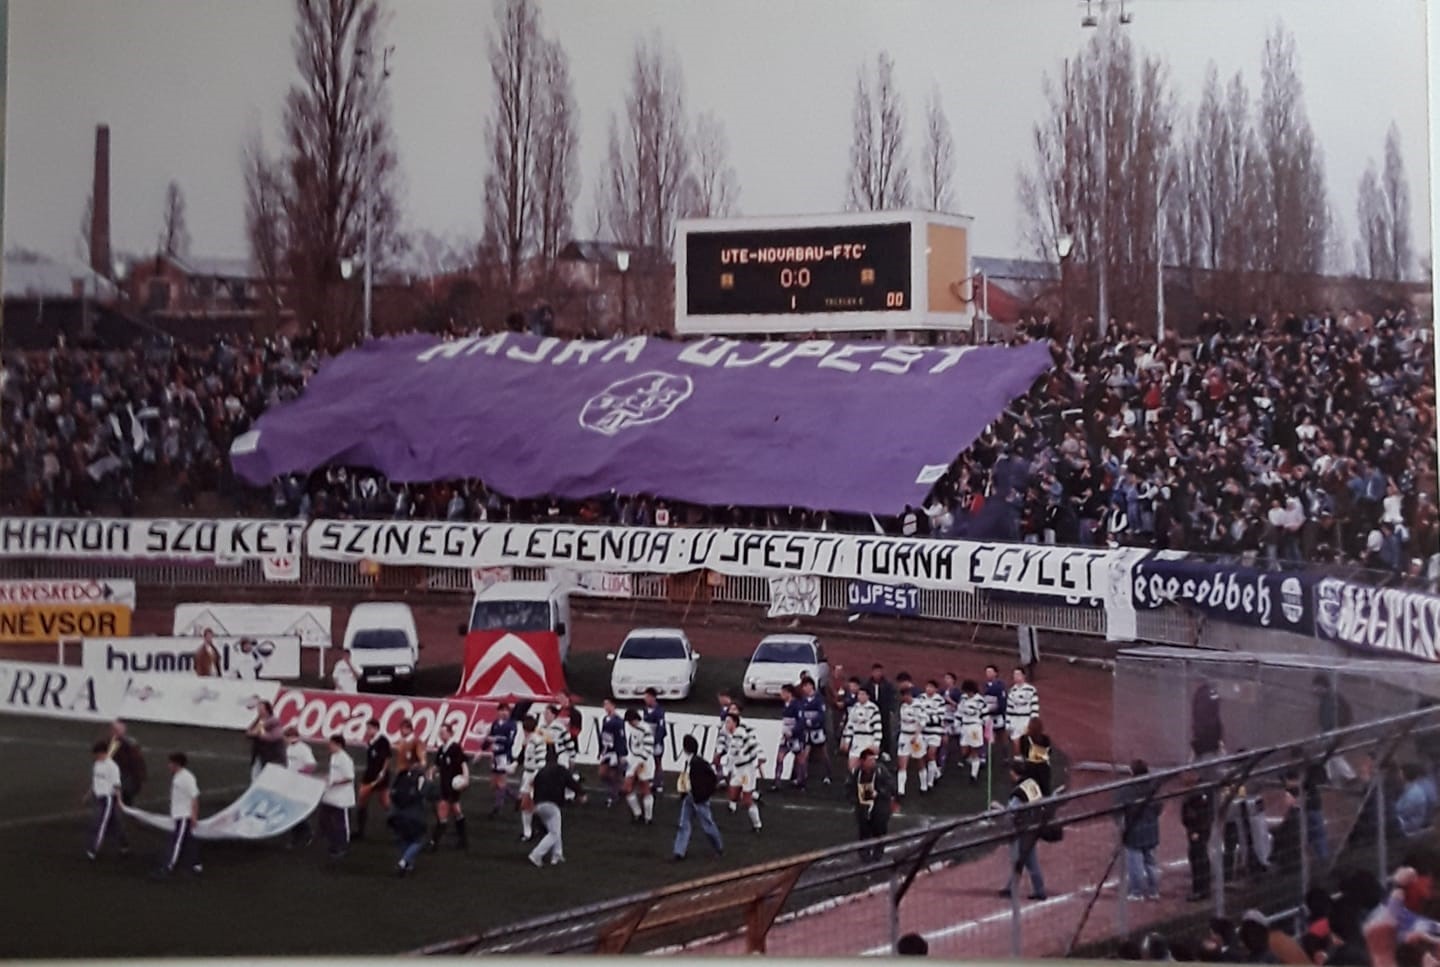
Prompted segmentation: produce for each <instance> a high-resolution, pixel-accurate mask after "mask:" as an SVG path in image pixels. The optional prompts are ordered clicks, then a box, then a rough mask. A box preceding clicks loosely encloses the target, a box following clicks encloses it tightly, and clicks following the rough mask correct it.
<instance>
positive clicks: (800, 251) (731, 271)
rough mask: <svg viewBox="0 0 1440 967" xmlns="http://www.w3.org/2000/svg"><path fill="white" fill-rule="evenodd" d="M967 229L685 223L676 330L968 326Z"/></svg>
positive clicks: (914, 216) (890, 215)
mask: <svg viewBox="0 0 1440 967" xmlns="http://www.w3.org/2000/svg"><path fill="white" fill-rule="evenodd" d="M971 223H972V219H971V218H969V217H968V216H963V215H939V214H936V213H933V212H914V211H899V212H856V213H851V214H845V215H821V216H794V217H780V218H729V219H685V220H682V221H681V222H680V223H679V225H678V226H677V229H676V233H675V331H676V332H677V333H678V334H681V335H692V334H693V335H699V334H745V333H784V332H810V331H820V332H856V331H878V330H900V329H968V328H970V325H971V323H972V321H973V319H974V303H973V301H972V298H973V296H972V287H971V285H970V284H969V280H970V278H971V272H970V239H969V235H970V226H971Z"/></svg>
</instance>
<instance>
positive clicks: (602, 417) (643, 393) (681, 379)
mask: <svg viewBox="0 0 1440 967" xmlns="http://www.w3.org/2000/svg"><path fill="white" fill-rule="evenodd" d="M694 392H695V383H694V382H693V381H692V380H691V379H690V377H689V376H675V375H672V374H670V373H662V372H659V371H658V370H652V371H650V372H648V373H641V374H640V375H639V376H630V377H627V378H626V379H621V380H616V381H615V382H613V383H611V384H610V385H609V386H607V387H605V388H604V389H603V390H601V391H600V392H599V393H597V394H595V395H594V396H592V397H590V399H588V400H586V401H585V405H584V406H583V407H581V409H580V425H581V426H583V427H584V428H585V429H587V430H594V431H595V432H596V433H602V434H604V435H605V436H614V435H615V434H617V433H619V432H620V431H621V430H624V429H627V428H629V427H633V426H644V425H646V424H649V423H659V422H660V421H661V420H663V419H665V418H666V417H667V416H669V415H670V414H671V413H674V412H675V409H676V407H678V406H679V405H680V404H681V403H683V402H685V401H686V400H687V399H689V398H690V395H691V394H692V393H694Z"/></svg>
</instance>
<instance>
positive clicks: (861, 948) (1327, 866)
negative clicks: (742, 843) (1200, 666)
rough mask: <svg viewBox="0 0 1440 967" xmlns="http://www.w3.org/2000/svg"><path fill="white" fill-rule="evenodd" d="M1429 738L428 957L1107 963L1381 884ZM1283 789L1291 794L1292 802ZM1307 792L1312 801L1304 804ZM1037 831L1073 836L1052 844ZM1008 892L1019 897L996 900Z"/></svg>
mask: <svg viewBox="0 0 1440 967" xmlns="http://www.w3.org/2000/svg"><path fill="white" fill-rule="evenodd" d="M1435 735H1440V709H1426V710H1422V711H1418V712H1411V713H1407V714H1404V715H1397V716H1393V717H1390V718H1386V719H1382V720H1377V721H1374V722H1370V723H1367V724H1364V725H1360V726H1353V727H1350V728H1346V729H1339V730H1336V731H1333V732H1328V733H1324V734H1321V735H1317V736H1315V737H1314V738H1310V739H1306V740H1304V741H1299V742H1291V743H1286V744H1283V745H1277V746H1273V747H1270V748H1265V749H1256V750H1252V751H1250V752H1245V753H1241V754H1236V755H1231V756H1227V757H1225V758H1217V759H1211V760H1207V761H1205V762H1203V763H1201V764H1200V766H1199V768H1202V769H1203V774H1201V773H1194V774H1192V772H1191V770H1192V769H1194V768H1196V767H1194V766H1186V767H1182V768H1177V769H1171V770H1166V771H1157V772H1153V773H1151V774H1149V775H1146V776H1143V777H1139V778H1129V779H1125V780H1122V781H1118V782H1109V783H1106V784H1103V785H1099V786H1096V787H1093V788H1089V789H1085V790H1083V791H1073V792H1066V793H1064V794H1061V795H1057V796H1055V797H1054V798H1052V799H1048V800H1044V801H1043V802H1042V806H1041V807H1039V809H1037V810H1032V812H1034V813H1036V814H1037V815H1038V816H1041V817H1043V821H1040V820H1037V823H1038V825H1037V824H1036V823H1032V824H1029V825H1024V824H1017V822H1016V820H1015V818H1014V816H1013V815H1012V814H1009V813H1002V812H998V811H997V812H990V813H985V814H981V815H977V816H970V817H965V818H958V819H952V820H947V821H944V822H940V823H936V824H934V825H930V826H927V827H923V828H920V829H916V830H913V831H907V832H905V833H900V834H896V835H892V836H889V837H887V838H885V839H883V840H879V841H871V843H869V844H864V845H865V846H870V847H874V846H878V847H879V849H880V855H879V856H878V858H875V857H873V856H871V857H867V856H866V854H865V853H864V847H862V846H861V845H860V844H856V845H845V846H837V847H834V848H831V849H826V850H822V851H818V852H814V853H808V854H805V855H802V856H795V857H790V858H788V859H784V860H779V861H776V862H774V863H770V864H767V865H764V866H757V867H751V868H749V869H744V870H737V871H734V872H731V873H724V874H720V875H717V876H712V877H708V878H706V879H703V880H696V881H692V882H689V883H682V884H677V885H674V886H670V887H665V888H663V889H660V890H655V891H651V892H648V893H643V894H636V895H632V896H627V897H622V898H618V899H614V900H608V901H605V902H602V903H596V904H591V905H589V906H585V907H581V908H578V909H573V910H567V911H564V912H562V913H556V914H551V915H547V916H543V917H538V918H535V919H532V920H527V921H524V922H522V923H516V924H512V925H508V926H504V927H499V928H496V929H492V930H488V931H485V932H483V933H477V934H474V935H471V936H467V937H461V938H458V939H456V940H454V941H451V942H448V943H442V944H436V945H434V946H431V947H428V948H425V949H424V950H422V951H419V952H420V953H426V954H451V955H455V954H460V955H480V954H493V953H520V954H537V953H574V952H582V951H595V952H605V953H619V952H622V951H628V952H642V951H653V950H659V949H667V950H676V949H682V950H685V951H687V952H692V953H702V952H703V953H730V954H735V953H741V952H759V951H765V952H768V953H777V954H782V955H788V956H852V955H859V954H878V953H887V952H890V951H891V950H893V948H894V945H895V943H896V941H897V939H898V938H899V937H900V936H901V935H902V934H904V933H909V932H915V933H919V934H921V935H922V936H924V937H925V938H926V939H927V940H928V942H929V943H930V950H931V953H932V954H938V955H940V956H947V957H959V956H964V957H966V958H968V959H973V958H980V959H992V958H997V957H1002V956H1023V957H1026V958H1034V957H1045V956H1060V955H1069V954H1085V955H1089V956H1099V955H1104V954H1107V953H1110V952H1112V951H1113V948H1114V946H1115V945H1116V944H1117V943H1118V942H1119V941H1120V940H1121V939H1123V938H1124V937H1126V936H1127V935H1131V934H1134V933H1138V932H1144V931H1149V930H1156V929H1158V930H1161V931H1162V932H1163V934H1164V935H1165V936H1167V937H1169V938H1170V939H1172V940H1178V939H1182V938H1185V937H1187V936H1188V937H1194V938H1196V939H1198V938H1199V937H1201V936H1203V935H1204V933H1205V930H1206V927H1207V925H1208V921H1209V918H1210V917H1212V916H1231V917H1236V918H1238V914H1239V912H1240V911H1242V910H1244V909H1247V908H1251V907H1254V908H1258V909H1261V910H1262V911H1263V910H1269V911H1271V912H1272V913H1278V912H1279V911H1283V910H1289V909H1292V908H1294V907H1295V906H1297V905H1298V904H1299V903H1300V902H1301V900H1302V899H1303V897H1304V895H1305V893H1306V891H1307V890H1308V889H1310V887H1311V886H1314V885H1322V886H1325V885H1330V884H1331V882H1332V877H1333V876H1334V875H1336V874H1337V873H1339V872H1341V871H1347V870H1357V869H1358V870H1369V871H1373V872H1374V873H1375V875H1376V876H1377V877H1378V878H1379V879H1380V880H1381V881H1383V880H1384V879H1385V877H1386V875H1387V874H1388V872H1389V870H1390V866H1391V860H1392V859H1395V860H1398V859H1399V858H1400V851H1401V850H1402V849H1403V848H1404V844H1403V842H1401V841H1400V840H1399V839H1398V836H1397V834H1396V833H1395V832H1394V831H1393V830H1392V829H1391V826H1392V824H1391V823H1390V822H1389V819H1388V817H1389V815H1390V813H1389V810H1388V809H1387V806H1386V803H1387V802H1388V801H1389V800H1390V797H1391V796H1393V790H1390V789H1388V788H1387V781H1386V777H1387V776H1388V774H1389V771H1390V769H1391V766H1392V765H1393V763H1394V762H1395V760H1396V758H1397V755H1399V754H1402V753H1403V754H1405V755H1408V756H1413V757H1420V758H1423V753H1424V752H1425V751H1427V747H1424V746H1417V745H1416V740H1417V739H1426V738H1430V737H1433V736H1435ZM1430 748H1433V746H1431V747H1430ZM1342 763H1343V765H1342ZM1372 766H1373V769H1372V768H1371V767H1372ZM1357 767H1358V769H1359V773H1360V776H1361V778H1358V779H1356V780H1354V782H1353V783H1351V784H1345V783H1340V782H1337V784H1335V785H1331V784H1330V783H1329V782H1328V780H1327V781H1326V782H1324V783H1323V784H1322V783H1320V782H1319V781H1318V777H1319V776H1321V775H1322V774H1326V773H1328V774H1330V775H1335V774H1345V775H1349V774H1351V773H1350V772H1349V771H1348V770H1351V769H1355V768H1357ZM1321 770H1325V773H1322V772H1321ZM1367 770H1368V771H1369V774H1368V775H1367V774H1366V773H1367ZM1311 782H1314V783H1315V787H1314V789H1313V790H1312V789H1311V787H1310V786H1308V785H1307V783H1311ZM1285 786H1291V787H1299V788H1298V792H1299V796H1298V801H1297V799H1294V798H1290V797H1289V796H1288V794H1287V793H1286V792H1285V789H1284V787H1285ZM1312 792H1314V793H1316V794H1318V799H1317V800H1314V801H1312V800H1311V799H1310V798H1309V794H1310V793H1312ZM1197 796H1207V797H1209V801H1210V803H1211V808H1212V809H1213V814H1214V816H1215V817H1216V819H1215V821H1214V822H1213V823H1210V824H1205V823H1203V822H1202V823H1200V824H1199V828H1200V829H1202V830H1203V831H1204V834H1205V836H1206V839H1205V841H1204V847H1203V848H1202V849H1200V850H1199V855H1198V856H1197V855H1194V854H1189V855H1188V858H1187V845H1188V843H1187V836H1186V834H1185V831H1184V830H1183V829H1182V828H1181V825H1180V822H1179V818H1178V814H1179V813H1180V811H1181V810H1180V805H1181V803H1182V802H1183V801H1185V800H1187V799H1190V798H1191V797H1197ZM1315 802H1318V805H1319V809H1318V810H1312V809H1311V808H1310V806H1311V805H1314V804H1315ZM1307 804H1308V805H1307ZM1152 805H1154V806H1159V807H1160V808H1161V814H1160V815H1161V821H1160V836H1159V839H1160V845H1159V846H1158V847H1157V848H1156V849H1155V850H1154V854H1153V858H1154V862H1155V864H1156V865H1157V866H1158V868H1159V870H1160V881H1159V885H1158V894H1159V899H1158V900H1150V899H1141V898H1139V897H1144V895H1145V894H1146V893H1148V892H1149V885H1148V884H1145V883H1142V882H1140V881H1139V880H1138V879H1137V880H1136V881H1134V882H1132V881H1131V879H1130V878H1131V873H1130V872H1129V870H1128V869H1127V866H1128V863H1127V859H1128V857H1127V851H1126V849H1125V848H1124V842H1123V836H1124V829H1125V823H1126V820H1125V817H1126V816H1127V815H1131V816H1133V815H1136V814H1137V813H1138V811H1141V810H1144V809H1146V808H1149V807H1150V806H1152ZM780 808H783V806H782V807H780ZM1277 809H1278V815H1277ZM1267 813H1268V818H1260V817H1262V816H1264V815H1265V814H1267ZM1262 827H1263V828H1265V829H1270V830H1273V832H1271V835H1272V836H1273V837H1274V840H1273V843H1272V846H1271V848H1270V850H1269V855H1268V862H1266V863H1265V864H1264V865H1265V867H1266V868H1265V869H1264V870H1262V869H1260V868H1259V867H1260V865H1261V864H1260V863H1257V862H1256V860H1266V859H1267V857H1263V856H1259V855H1254V856H1252V853H1256V854H1258V853H1261V852H1265V849H1264V845H1265V844H1264V839H1263V837H1262V836H1261V835H1260V831H1261V829H1262ZM1038 828H1044V829H1045V830H1046V831H1047V833H1048V832H1049V831H1050V830H1057V829H1058V830H1059V831H1061V834H1062V836H1063V838H1062V839H1061V840H1060V841H1059V842H1050V841H1049V840H1048V836H1047V837H1045V838H1042V837H1040V836H1038V835H1037V829H1038ZM1032 853H1033V855H1034V856H1035V857H1036V858H1037V859H1038V862H1039V864H1040V867H1041V869H1042V870H1043V872H1044V874H1045V877H1046V886H1045V889H1046V893H1047V896H1045V897H1044V898H1043V899H1030V900H1026V899H1022V896H1023V895H1024V894H1025V893H1028V892H1030V890H1031V888H1032V883H1031V882H1029V877H1028V875H1027V874H1025V873H1024V872H1023V868H1024V866H1025V865H1026V859H1027V858H1028V857H1029V856H1030V855H1031V854H1032ZM1202 857H1203V860H1202ZM1191 863H1195V864H1197V865H1200V864H1202V863H1208V865H1209V866H1210V868H1211V874H1210V875H1209V879H1208V882H1195V881H1192V880H1191V875H1192V873H1191V870H1192V869H1193V867H1192V866H1191ZM1136 875H1137V876H1143V869H1142V870H1140V871H1137V874H1136ZM1022 880H1023V881H1024V882H1022ZM1002 887H1007V888H1008V889H1009V893H1010V896H1009V897H1006V898H1001V897H999V896H998V895H997V893H998V891H999V890H1000V888H1002ZM1192 892H1195V893H1198V894H1199V896H1198V897H1195V898H1190V894H1192Z"/></svg>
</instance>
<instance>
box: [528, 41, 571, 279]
mask: <svg viewBox="0 0 1440 967" xmlns="http://www.w3.org/2000/svg"><path fill="white" fill-rule="evenodd" d="M537 108H538V111H537V118H536V122H535V132H536V139H535V150H534V153H533V159H534V160H533V164H532V166H531V172H530V181H531V193H532V195H533V196H534V204H535V214H536V219H535V222H536V234H537V242H538V248H539V254H540V260H541V263H542V267H543V271H544V275H545V284H546V287H547V288H548V287H550V286H551V285H552V284H553V281H554V274H555V260H556V258H557V257H558V256H559V254H560V249H561V248H563V247H564V245H565V243H566V241H568V239H569V236H570V232H571V225H572V224H573V222H574V219H575V197H576V194H577V193H578V191H579V181H580V167H579V154H580V131H579V108H577V107H576V105H575V86H574V84H573V83H572V82H571V80H570V58H569V57H568V56H567V55H566V53H565V49H564V48H563V47H561V46H560V43H559V42H558V41H555V40H545V41H543V42H542V49H541V55H540V78H539V90H538V95H537Z"/></svg>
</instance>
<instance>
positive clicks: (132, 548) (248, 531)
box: [0, 517, 305, 564]
mask: <svg viewBox="0 0 1440 967" xmlns="http://www.w3.org/2000/svg"><path fill="white" fill-rule="evenodd" d="M304 530H305V522H304V521H300V520H162V519H157V520H128V519H115V518H104V517H85V518H55V517H33V518H22V517H11V518H6V519H4V520H0V557H47V558H96V559H106V560H206V561H211V562H213V563H216V564H229V563H236V562H239V561H246V560H266V559H271V558H275V559H279V558H287V557H288V558H294V559H296V560H298V557H297V555H298V554H299V552H300V545H301V539H300V537H301V534H303V533H304Z"/></svg>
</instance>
